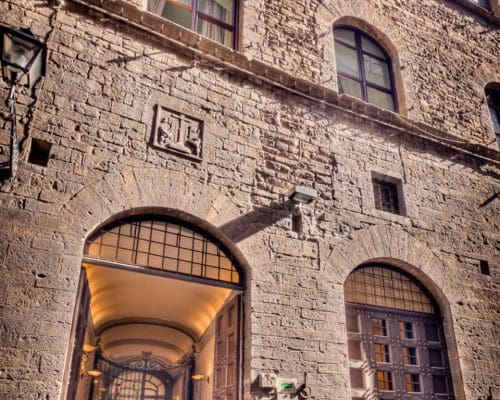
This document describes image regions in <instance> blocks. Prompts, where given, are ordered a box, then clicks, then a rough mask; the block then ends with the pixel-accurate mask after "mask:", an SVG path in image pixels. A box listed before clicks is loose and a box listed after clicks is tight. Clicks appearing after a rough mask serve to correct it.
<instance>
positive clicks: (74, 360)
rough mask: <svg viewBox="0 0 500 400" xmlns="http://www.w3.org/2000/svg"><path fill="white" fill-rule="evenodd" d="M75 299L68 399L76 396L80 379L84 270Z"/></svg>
mask: <svg viewBox="0 0 500 400" xmlns="http://www.w3.org/2000/svg"><path fill="white" fill-rule="evenodd" d="M77 301H78V303H77V304H76V307H75V316H74V318H73V329H72V332H73V334H72V336H73V350H72V354H71V362H70V370H69V377H68V390H67V394H66V399H68V400H72V399H75V398H76V390H77V388H78V381H79V380H80V364H81V362H82V354H83V350H82V347H83V341H84V339H85V332H86V330H87V323H88V316H89V306H90V290H89V284H88V281H87V277H86V275H85V271H83V272H82V278H81V280H80V287H79V296H78V300H77Z"/></svg>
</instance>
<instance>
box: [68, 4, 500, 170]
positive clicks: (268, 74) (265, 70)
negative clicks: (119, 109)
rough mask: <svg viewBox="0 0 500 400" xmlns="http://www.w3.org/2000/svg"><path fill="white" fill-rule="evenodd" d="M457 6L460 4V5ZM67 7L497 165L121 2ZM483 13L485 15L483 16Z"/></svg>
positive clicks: (499, 160)
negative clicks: (101, 16) (119, 23)
mask: <svg viewBox="0 0 500 400" xmlns="http://www.w3.org/2000/svg"><path fill="white" fill-rule="evenodd" d="M457 1H458V2H460V3H462V2H466V0H460V1H459V0H457ZM68 2H69V3H74V4H78V5H80V6H83V7H86V8H91V9H93V10H94V11H97V12H98V13H102V14H106V15H109V16H111V17H114V18H116V19H119V20H121V21H122V22H125V23H129V24H132V25H134V26H136V27H137V28H139V29H142V30H146V31H148V32H150V33H152V34H156V35H157V36H159V37H160V38H162V39H165V40H166V41H167V42H168V43H169V45H171V46H172V47H174V48H175V49H177V50H179V51H180V52H181V53H183V54H189V55H191V56H193V57H198V58H200V59H202V60H208V61H209V63H213V64H214V65H221V66H223V67H224V68H225V69H226V70H228V71H230V72H231V73H233V74H235V75H238V76H241V77H243V78H246V79H252V80H253V81H254V82H255V80H258V81H259V82H261V81H263V82H266V83H268V84H270V85H273V86H277V87H279V88H281V89H283V90H287V91H291V92H292V93H294V94H295V95H299V96H305V97H306V98H308V99H309V100H311V101H317V102H321V103H323V104H325V105H326V106H330V107H333V108H336V109H339V110H342V111H346V112H349V113H354V114H357V115H358V116H360V117H362V118H365V119H370V120H372V121H374V122H377V123H379V124H381V125H383V126H388V127H390V128H395V129H397V130H400V131H402V132H403V133H404V134H409V135H411V136H417V137H420V138H423V139H425V140H430V141H432V142H437V143H440V144H441V145H443V146H445V147H447V148H451V149H453V150H455V151H459V152H461V153H467V154H470V155H472V156H475V157H478V158H481V159H482V160H483V161H485V162H486V163H488V162H489V163H492V164H496V165H500V151H498V150H496V149H493V148H491V147H487V146H485V145H482V144H479V143H472V142H469V141H467V140H464V139H462V138H460V137H458V136H455V135H451V134H449V133H447V132H444V131H441V130H438V129H435V128H434V127H432V126H430V125H427V124H423V123H419V122H415V121H413V120H410V119H408V118H406V117H404V116H402V115H400V114H397V113H394V112H391V111H388V110H385V109H382V108H379V107H377V106H375V105H373V104H369V103H366V102H364V101H362V100H359V99H357V98H354V97H351V96H348V95H346V94H341V95H339V94H338V93H337V92H335V91H334V90H332V89H328V88H326V87H323V86H321V85H319V84H317V83H314V82H311V81H307V80H305V79H301V78H298V77H295V76H293V75H291V74H290V73H287V72H284V71H282V70H281V69H279V68H276V67H274V66H272V65H268V64H266V63H264V62H262V61H259V60H252V59H249V58H247V57H246V56H245V55H244V54H242V53H239V52H236V51H234V50H232V49H230V48H228V47H226V46H223V45H221V44H219V43H217V42H215V41H213V40H211V39H208V38H206V37H204V36H201V35H199V34H198V33H196V32H193V31H191V30H189V29H186V28H184V27H182V26H180V25H177V24H175V23H173V22H170V21H168V20H166V19H164V18H162V17H160V16H157V15H155V14H152V13H150V12H148V11H145V10H141V9H139V8H137V7H136V6H133V5H131V4H129V3H126V2H124V1H122V0H68ZM480 8H481V7H480ZM484 11H485V12H487V13H489V14H491V12H489V11H487V10H484ZM492 18H496V17H494V16H493V17H492ZM494 21H496V23H498V21H499V20H498V18H496V19H495V20H494Z"/></svg>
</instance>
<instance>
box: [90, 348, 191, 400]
mask: <svg viewBox="0 0 500 400" xmlns="http://www.w3.org/2000/svg"><path fill="white" fill-rule="evenodd" d="M95 370H96V371H99V372H101V375H100V376H99V377H98V378H96V379H95V381H94V384H93V388H92V391H91V395H90V399H91V400H172V399H173V393H172V391H173V388H174V385H175V384H176V383H179V380H181V385H179V384H177V385H175V386H176V387H177V388H181V389H180V393H178V394H177V395H176V397H178V398H181V399H189V398H190V397H191V395H190V392H191V387H190V382H191V379H190V377H191V370H192V359H191V358H189V359H187V360H185V361H184V362H182V363H180V364H176V365H167V364H165V363H163V362H162V361H160V360H158V359H155V358H151V353H146V352H145V353H143V356H142V357H138V358H134V359H130V360H127V361H126V362H124V363H120V364H119V363H115V362H113V361H110V360H108V359H106V358H105V357H104V356H103V355H102V354H98V355H97V356H96V360H95Z"/></svg>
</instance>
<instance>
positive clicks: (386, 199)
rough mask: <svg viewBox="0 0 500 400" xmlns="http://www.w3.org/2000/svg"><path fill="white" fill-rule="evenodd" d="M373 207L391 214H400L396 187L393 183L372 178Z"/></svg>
mask: <svg viewBox="0 0 500 400" xmlns="http://www.w3.org/2000/svg"><path fill="white" fill-rule="evenodd" d="M373 195H374V198H375V208H376V209H377V210H382V211H387V212H390V213H393V214H400V210H399V197H398V187H397V185H396V184H395V183H392V182H387V181H383V180H380V179H375V178H373Z"/></svg>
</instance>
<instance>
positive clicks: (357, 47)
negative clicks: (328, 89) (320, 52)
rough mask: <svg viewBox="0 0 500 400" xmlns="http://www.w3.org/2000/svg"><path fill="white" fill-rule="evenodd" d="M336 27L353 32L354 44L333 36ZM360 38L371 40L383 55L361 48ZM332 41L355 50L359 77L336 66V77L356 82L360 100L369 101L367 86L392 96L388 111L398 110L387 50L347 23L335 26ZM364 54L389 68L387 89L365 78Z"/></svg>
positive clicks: (390, 61)
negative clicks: (391, 106) (358, 85)
mask: <svg viewBox="0 0 500 400" xmlns="http://www.w3.org/2000/svg"><path fill="white" fill-rule="evenodd" d="M337 29H344V30H349V31H351V32H353V33H354V41H355V45H354V46H353V45H352V44H350V43H347V42H345V41H343V40H341V39H339V38H337V37H335V30H337ZM361 38H365V39H366V40H368V41H369V42H371V43H372V44H373V45H374V46H375V47H376V48H378V50H380V52H381V53H382V54H383V55H384V57H380V56H378V55H375V54H373V53H370V52H369V51H366V50H363V47H362V45H361ZM334 41H335V42H336V43H340V44H342V45H343V46H346V47H348V48H350V49H351V50H354V51H356V58H357V62H358V70H359V75H360V76H359V77H358V76H354V75H351V74H349V73H346V72H342V71H339V70H338V68H337V77H338V76H343V77H345V78H348V79H351V80H354V81H356V82H358V83H359V84H360V85H361V95H362V100H363V101H366V102H367V103H370V102H369V100H368V88H369V87H371V88H373V89H376V90H379V91H381V92H384V93H387V94H390V95H391V97H392V102H393V104H394V109H393V110H390V111H393V112H399V107H398V101H397V96H396V88H395V79H394V72H393V69H392V68H393V67H392V60H391V58H390V57H389V55H388V54H387V52H386V51H385V49H384V48H383V47H382V46H381V45H380V44H379V43H378V42H377V41H376V40H375V39H373V38H372V37H371V36H370V35H368V34H366V33H365V32H363V31H361V30H359V29H356V28H353V27H352V26H349V25H339V26H336V27H335V28H334ZM364 55H368V56H370V57H373V58H375V59H377V60H379V61H382V62H385V63H386V64H387V68H388V70H389V80H390V84H391V88H390V89H387V88H385V87H383V86H380V85H378V84H376V83H374V82H370V81H368V80H367V78H366V73H365V66H364V62H363V56H364ZM335 57H338V55H337V53H335ZM338 85H339V92H340V82H338ZM370 104H373V103H370Z"/></svg>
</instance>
